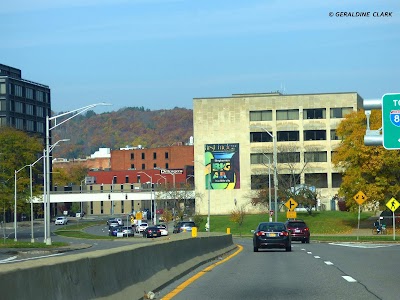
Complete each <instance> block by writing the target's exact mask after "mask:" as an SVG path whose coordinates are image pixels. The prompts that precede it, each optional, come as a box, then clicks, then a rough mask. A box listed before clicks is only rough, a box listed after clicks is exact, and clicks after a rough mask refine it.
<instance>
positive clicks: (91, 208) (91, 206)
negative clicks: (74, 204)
mask: <svg viewBox="0 0 400 300" xmlns="http://www.w3.org/2000/svg"><path fill="white" fill-rule="evenodd" d="M90 214H91V215H93V201H90Z"/></svg>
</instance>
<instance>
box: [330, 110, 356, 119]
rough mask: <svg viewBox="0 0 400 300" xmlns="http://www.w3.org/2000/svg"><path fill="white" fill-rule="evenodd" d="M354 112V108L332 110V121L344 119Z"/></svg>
mask: <svg viewBox="0 0 400 300" xmlns="http://www.w3.org/2000/svg"><path fill="white" fill-rule="evenodd" d="M351 112H353V108H352V107H338V108H331V119H338V118H339V119H340V118H344V117H345V116H346V115H347V114H349V113H351Z"/></svg>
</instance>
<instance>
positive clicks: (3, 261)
mask: <svg viewBox="0 0 400 300" xmlns="http://www.w3.org/2000/svg"><path fill="white" fill-rule="evenodd" d="M16 258H17V256H11V257H9V258H6V259H3V260H0V264H2V263H6V262H9V261H10V260H13V259H16Z"/></svg>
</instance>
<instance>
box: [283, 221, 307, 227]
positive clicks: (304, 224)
mask: <svg viewBox="0 0 400 300" xmlns="http://www.w3.org/2000/svg"><path fill="white" fill-rule="evenodd" d="M287 226H288V227H294V228H306V227H307V225H306V223H304V222H289V223H288V224H287Z"/></svg>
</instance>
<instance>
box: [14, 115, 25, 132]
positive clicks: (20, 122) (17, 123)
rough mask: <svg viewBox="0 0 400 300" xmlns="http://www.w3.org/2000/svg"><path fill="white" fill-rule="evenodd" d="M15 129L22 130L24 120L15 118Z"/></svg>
mask: <svg viewBox="0 0 400 300" xmlns="http://www.w3.org/2000/svg"><path fill="white" fill-rule="evenodd" d="M15 128H17V129H21V130H23V129H24V120H23V119H20V118H15Z"/></svg>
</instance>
